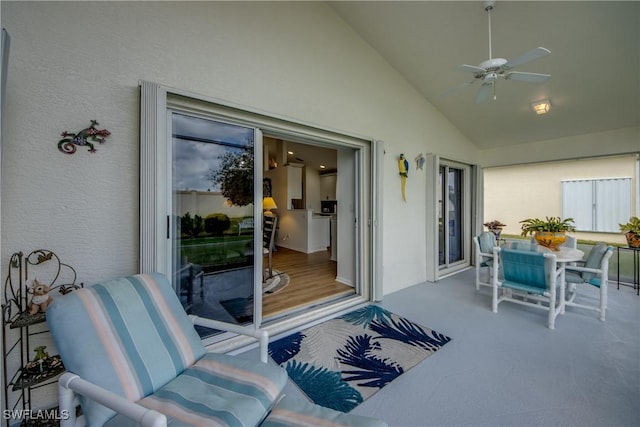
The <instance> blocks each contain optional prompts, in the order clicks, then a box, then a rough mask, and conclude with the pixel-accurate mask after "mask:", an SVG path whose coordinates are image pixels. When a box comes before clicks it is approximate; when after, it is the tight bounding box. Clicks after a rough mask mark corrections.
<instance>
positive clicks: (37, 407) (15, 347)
mask: <svg viewBox="0 0 640 427" xmlns="http://www.w3.org/2000/svg"><path fill="white" fill-rule="evenodd" d="M36 279H37V280H36ZM75 282H76V272H75V270H74V269H73V268H72V267H71V266H69V265H67V264H64V263H61V262H60V260H59V258H58V256H57V255H56V254H55V253H53V252H52V251H49V250H44V249H38V250H35V251H33V252H31V253H29V254H28V255H27V256H24V254H23V253H22V252H17V253H14V254H13V255H11V258H10V261H9V272H8V274H7V277H6V280H5V284H4V300H3V303H2V351H3V354H2V368H3V382H4V384H3V386H4V389H3V394H4V408H5V410H8V411H9V412H8V413H5V414H3V415H4V417H3V418H4V419H5V421H6V425H7V426H9V425H13V424H16V423H18V422H20V425H55V424H56V421H59V419H60V414H58V413H57V411H55V410H51V411H49V410H43V406H45V404H46V403H47V402H37V401H36V400H37V399H36V398H35V393H34V392H35V390H37V389H39V388H41V387H46V386H52V389H53V385H54V384H55V383H56V380H57V377H58V375H60V374H61V373H62V372H64V365H63V364H62V360H61V359H60V356H58V355H51V354H49V352H50V351H51V345H47V344H50V343H52V341H51V338H50V335H49V331H48V329H47V324H46V311H44V310H46V304H47V303H50V302H51V301H52V299H53V298H54V293H55V294H58V295H59V294H66V293H68V292H71V291H72V290H74V289H77V288H79V287H81V286H82V284H80V285H79V286H78V285H76V284H75ZM34 293H37V294H38V295H42V296H41V297H40V298H36V299H35V300H34V299H33V298H34V297H33V295H34ZM43 294H44V295H43ZM49 297H51V299H49ZM32 303H35V308H34V306H32ZM43 309H44V310H43ZM54 391H55V389H54Z"/></svg>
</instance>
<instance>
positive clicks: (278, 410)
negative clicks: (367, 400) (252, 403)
mask: <svg viewBox="0 0 640 427" xmlns="http://www.w3.org/2000/svg"><path fill="white" fill-rule="evenodd" d="M260 426H261V427H300V426H309V427H311V426H314V427H315V426H331V427H342V426H344V427H387V423H386V422H384V421H382V420H379V419H374V418H369V417H364V416H361V415H355V414H345V413H343V412H339V411H336V410H333V409H329V408H324V407H322V406H320V405H315V404H313V403H311V402H308V401H306V400H300V399H293V398H291V397H289V396H285V397H283V398H282V399H281V400H280V401H279V402H278V403H277V404H276V406H275V407H274V408H273V410H272V411H271V413H270V414H269V416H268V417H267V419H266V420H264V422H263V423H262V424H260Z"/></svg>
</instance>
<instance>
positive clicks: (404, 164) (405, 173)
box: [398, 154, 409, 202]
mask: <svg viewBox="0 0 640 427" xmlns="http://www.w3.org/2000/svg"><path fill="white" fill-rule="evenodd" d="M398 171H399V173H400V188H401V190H402V200H403V201H404V202H406V201H407V192H406V190H407V178H408V177H409V162H408V161H407V159H405V158H404V154H400V158H399V159H398Z"/></svg>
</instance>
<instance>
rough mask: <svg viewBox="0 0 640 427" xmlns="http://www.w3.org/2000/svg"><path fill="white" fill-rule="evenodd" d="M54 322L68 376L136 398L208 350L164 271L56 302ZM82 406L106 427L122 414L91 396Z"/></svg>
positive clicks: (49, 319)
mask: <svg viewBox="0 0 640 427" xmlns="http://www.w3.org/2000/svg"><path fill="white" fill-rule="evenodd" d="M141 304H142V305H143V306H144V307H145V310H141V309H140V307H141ZM78 319H86V321H84V322H79V321H78ZM47 322H48V325H49V329H50V331H51V335H52V336H53V340H54V342H55V345H56V348H57V349H58V351H59V353H60V356H61V357H62V360H63V362H64V365H65V368H66V369H67V371H69V372H73V373H75V374H77V375H79V376H81V377H82V378H84V379H86V380H87V381H89V382H92V383H94V384H96V385H99V386H100V387H103V388H106V389H107V390H110V391H112V392H114V393H116V394H118V395H120V396H124V397H125V398H127V399H128V400H130V401H138V400H140V399H142V398H143V397H145V396H147V395H149V394H151V393H153V392H154V391H156V390H158V389H160V388H161V387H163V386H164V385H165V384H167V383H168V382H169V381H171V380H172V379H173V378H175V377H176V376H178V375H179V374H181V373H182V372H183V371H184V370H185V369H186V368H188V367H189V366H191V365H192V364H193V363H195V361H196V360H199V359H200V358H201V357H202V356H203V355H204V354H205V353H206V351H205V348H204V347H203V345H202V342H201V341H200V337H199V336H198V334H197V333H196V331H195V329H194V328H193V325H192V323H191V320H190V319H189V317H188V316H187V314H186V313H185V311H184V309H183V308H182V306H181V304H180V302H179V300H178V298H177V296H176V294H175V292H174V290H173V288H172V287H171V285H170V284H169V282H168V280H167V278H166V277H165V276H163V275H160V274H141V275H136V276H130V277H126V278H122V279H117V280H112V281H109V282H105V283H101V284H96V285H94V286H90V287H87V288H84V289H79V290H77V291H74V292H72V293H70V294H67V295H64V296H62V297H60V298H56V299H55V300H54V302H53V303H52V305H51V306H50V307H49V308H48V309H47ZM81 403H82V410H83V413H84V415H85V417H86V420H87V424H88V425H102V424H104V423H105V422H106V421H107V420H108V419H110V418H111V417H112V416H113V415H114V414H115V412H114V411H112V410H111V409H108V408H106V407H104V406H102V405H99V404H97V403H96V402H94V401H92V400H89V399H85V398H83V397H81Z"/></svg>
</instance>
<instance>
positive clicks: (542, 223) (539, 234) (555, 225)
mask: <svg viewBox="0 0 640 427" xmlns="http://www.w3.org/2000/svg"><path fill="white" fill-rule="evenodd" d="M520 224H522V226H521V229H522V233H521V234H522V235H523V236H527V235H528V234H532V235H533V236H534V238H535V239H536V242H538V244H539V245H541V246H545V247H547V248H549V249H553V250H558V247H559V246H560V245H561V244H563V243H564V242H565V240H567V237H566V235H565V233H566V232H567V231H573V230H575V229H576V227H575V224H574V219H573V218H565V219H561V218H560V217H558V216H552V217H546V218H545V219H540V218H527V219H525V220H522V221H520Z"/></svg>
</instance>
